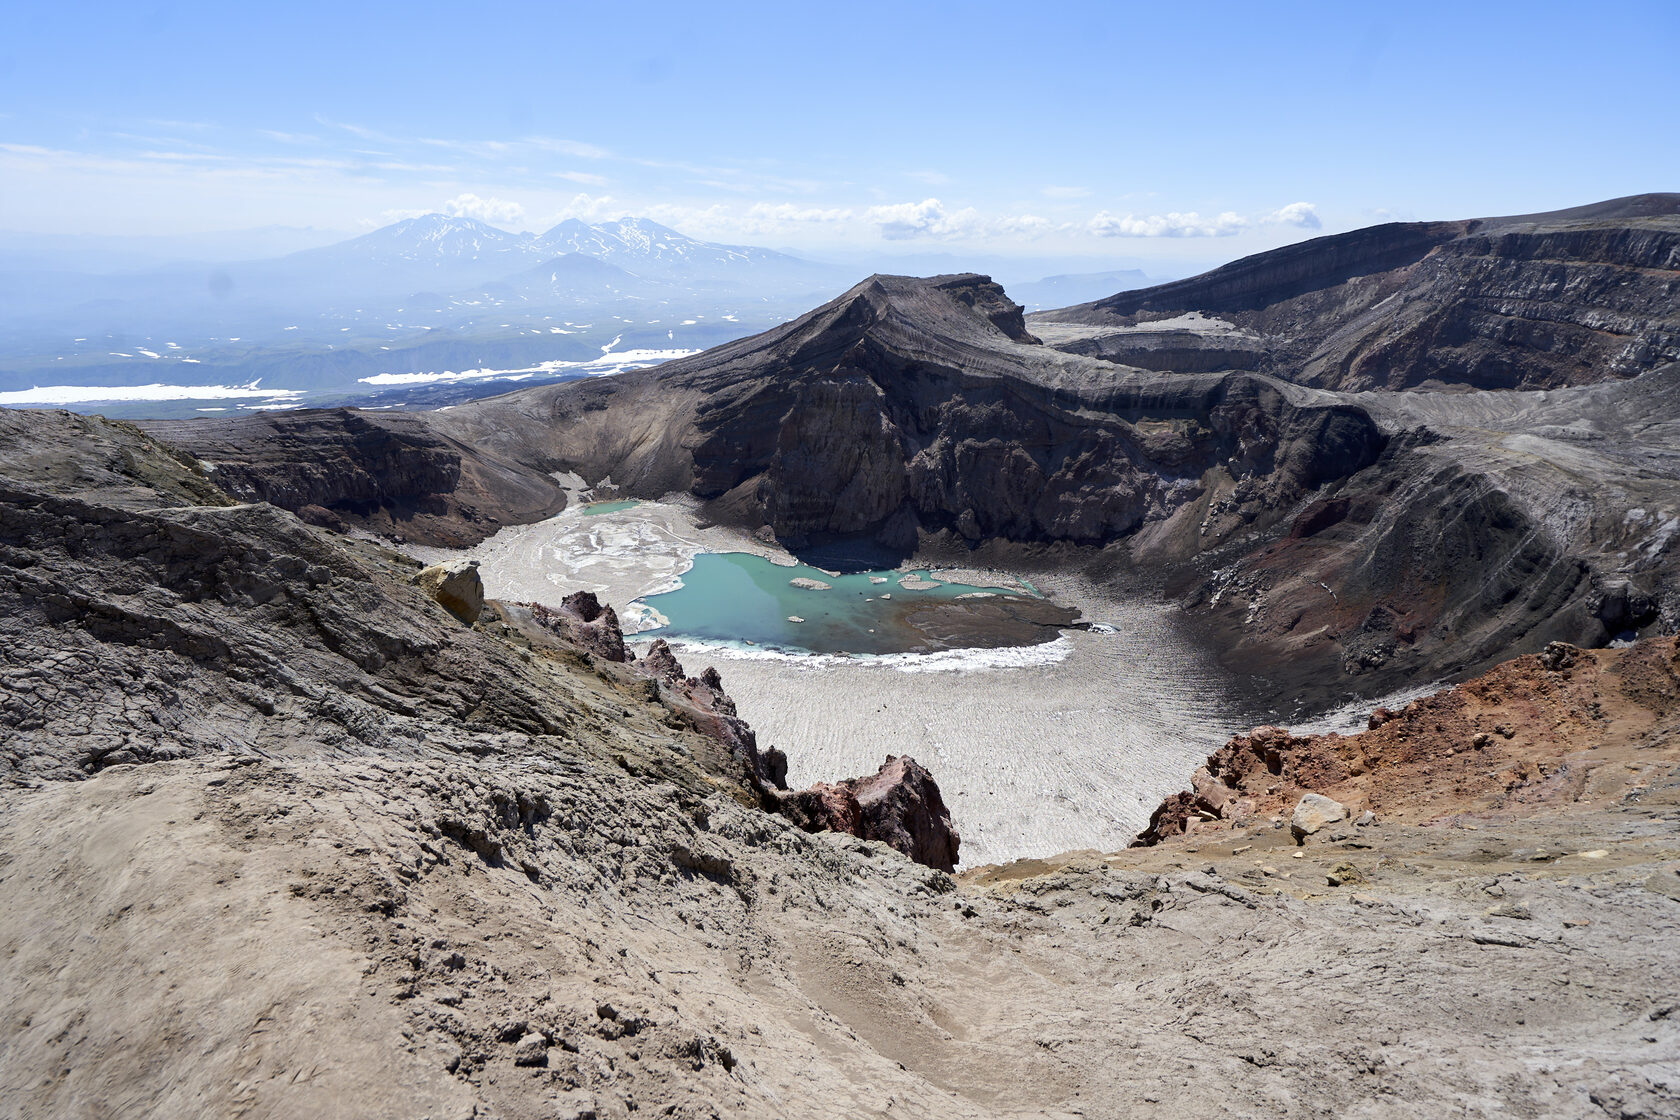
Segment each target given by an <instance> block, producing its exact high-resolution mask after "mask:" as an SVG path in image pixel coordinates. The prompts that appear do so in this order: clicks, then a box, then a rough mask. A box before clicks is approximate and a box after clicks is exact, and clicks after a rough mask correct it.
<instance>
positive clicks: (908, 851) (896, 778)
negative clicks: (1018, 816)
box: [777, 755, 962, 872]
mask: <svg viewBox="0 0 1680 1120" xmlns="http://www.w3.org/2000/svg"><path fill="white" fill-rule="evenodd" d="M777 801H778V802H779V808H780V810H781V812H782V815H783V816H786V817H787V818H788V819H790V820H792V821H794V822H795V823H796V824H798V825H799V826H800V827H801V828H803V829H805V830H806V831H807V832H822V831H829V832H846V833H850V834H851V835H853V836H857V837H861V838H862V839H864V840H878V841H880V842H882V843H884V844H886V845H888V846H889V847H891V848H894V849H896V850H897V851H900V852H903V853H904V854H905V855H907V856H909V857H910V858H911V859H913V860H915V861H916V862H917V863H920V864H923V865H925V866H927V867H934V868H938V869H939V870H940V871H945V872H951V871H955V870H956V867H957V849H958V847H959V846H960V845H961V843H962V838H961V837H960V836H958V835H957V830H956V828H955V826H953V825H952V824H951V814H950V811H949V810H948V809H946V808H945V800H944V798H942V797H941V796H940V794H939V784H938V783H937V782H935V781H934V780H933V775H932V774H930V773H928V771H927V769H926V768H925V767H923V766H921V765H920V764H918V763H917V762H916V760H915V759H913V758H910V757H908V756H903V757H901V756H897V755H888V756H887V760H886V762H884V763H882V765H881V768H880V770H878V771H876V772H875V773H874V774H871V775H869V776H868V777H864V778H848V779H846V780H845V781H843V782H818V783H817V784H816V785H814V786H811V787H810V788H809V789H802V790H798V791H796V792H793V793H783V794H780V795H779V796H778V797H777Z"/></svg>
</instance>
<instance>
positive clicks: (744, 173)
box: [0, 2, 1680, 272]
mask: <svg viewBox="0 0 1680 1120" xmlns="http://www.w3.org/2000/svg"><path fill="white" fill-rule="evenodd" d="M469 27H473V25H471V24H469V23H468V22H467V21H465V20H463V19H462V18H461V17H460V16H459V15H458V14H456V13H455V12H453V11H446V10H444V9H441V8H414V9H407V10H405V11H404V12H403V14H402V17H401V18H393V17H391V16H389V15H387V14H385V13H381V12H368V11H358V10H348V9H344V8H341V7H338V6H335V7H331V8H328V7H327V6H325V5H301V6H296V7H292V8H288V9H287V10H286V12H284V13H271V12H265V11H260V10H243V9H240V10H227V9H223V8H214V9H212V8H209V7H206V6H199V5H193V4H184V5H167V6H164V7H162V8H158V9H153V10H149V11H146V12H139V11H130V10H128V9H126V8H122V7H115V6H113V7H111V8H110V9H109V10H107V11H105V12H103V13H102V14H101V16H100V18H98V19H92V20H90V19H87V18H86V14H85V13H84V12H71V11H68V10H59V9H52V8H47V7H37V8H35V9H32V10H30V11H29V12H27V13H23V14H22V15H21V16H20V17H19V18H18V20H17V21H16V27H15V28H14V34H13V39H12V45H11V47H10V49H9V50H7V51H4V52H0V229H3V230H6V231H8V232H9V234H10V236H11V237H12V239H13V240H16V239H17V238H19V237H23V238H27V237H30V236H35V237H39V236H42V235H54V236H57V235H80V236H85V237H90V238H94V237H113V236H124V237H140V238H148V237H154V238H162V239H175V240H178V241H182V242H185V243H189V244H198V245H200V246H204V245H207V244H209V243H212V242H214V240H215V237H214V236H211V235H212V234H217V231H221V232H220V233H219V236H222V237H223V238H225V239H227V240H230V241H238V240H240V239H244V240H246V241H249V240H252V238H251V236H250V235H251V233H252V231H259V230H271V231H272V230H274V229H276V228H277V227H278V228H282V229H284V228H291V229H296V230H305V231H310V230H313V231H320V238H321V240H319V241H318V242H316V243H321V244H324V243H326V242H327V241H331V240H341V239H343V238H346V237H351V236H355V235H356V234H359V233H363V232H367V231H369V230H371V229H374V228H378V227H380V226H383V225H386V224H389V223H390V222H392V221H396V220H400V219H401V218H404V217H409V216H413V215H416V214H420V213H425V212H444V213H453V214H461V215H466V216H470V217H474V218H477V219H480V220H483V221H487V222H489V223H491V224H494V225H497V226H498V227H500V228H504V229H509V230H515V231H523V230H530V231H536V230H543V229H547V228H549V227H550V226H552V225H553V224H555V223H556V222H558V221H561V220H563V219H565V218H568V217H576V218H581V219H583V220H585V221H592V222H594V221H601V220H605V219H611V218H617V217H621V216H625V215H634V216H639V217H645V218H649V219H652V220H654V221H657V222H660V223H662V224H665V225H668V226H671V227H672V228H675V229H677V230H679V231H681V232H682V233H684V234H687V235H689V236H691V237H695V238H699V239H702V240H707V241H714V242H725V243H735V244H750V245H763V246H769V247H777V248H783V249H787V250H790V251H793V252H796V253H799V254H802V255H806V256H811V257H815V258H819V259H840V257H841V256H842V255H844V254H852V255H853V256H854V259H855V258H856V257H858V256H869V257H872V258H880V259H893V258H907V257H912V256H915V255H917V254H926V253H949V254H953V255H955V256H958V257H962V256H971V257H972V256H982V257H984V256H989V257H994V258H1033V257H1036V258H1040V259H1045V260H1052V261H1060V262H1071V263H1070V267H1077V266H1078V263H1079V262H1089V263H1090V266H1091V269H1090V270H1098V269H1101V268H1107V267H1115V265H1114V264H1113V263H1112V262H1115V261H1124V262H1127V265H1128V266H1131V267H1143V268H1145V269H1148V268H1149V267H1150V263H1151V262H1155V264H1156V268H1157V269H1158V270H1164V271H1169V272H1183V271H1186V270H1189V269H1193V268H1197V267H1206V266H1208V265H1210V264H1213V263H1218V262H1221V261H1227V260H1231V259H1235V258H1237V257H1241V256H1244V255H1247V254H1250V253H1253V252H1257V251H1260V250H1263V249H1266V248H1271V247H1274V246H1276V245H1280V244H1286V243H1289V242H1292V241H1297V240H1301V239H1303V238H1307V237H1311V236H1316V235H1318V234H1321V233H1331V232H1337V231H1340V230H1345V229H1353V228H1357V227H1360V226H1364V225H1369V224H1373V223H1375V222H1381V221H1386V220H1394V219H1424V218H1431V219H1433V218H1467V217H1476V216H1483V215H1490V214H1503V213H1523V212H1535V211H1542V210H1550V209H1557V208H1561V207H1567V206H1573V205H1579V204H1582V203H1586V202H1592V201H1596V200H1599V199H1603V198H1610V197H1615V196H1618V195H1625V194H1632V193H1639V192H1643V191H1656V190H1662V189H1664V188H1665V187H1667V188H1673V187H1677V186H1680V154H1677V149H1676V146H1675V145H1674V144H1672V143H1668V144H1664V143H1650V142H1648V140H1649V139H1650V138H1652V137H1660V136H1663V135H1668V136H1670V137H1671V138H1672V136H1673V133H1674V130H1675V123H1674V118H1673V113H1672V96H1671V93H1670V91H1669V90H1667V88H1666V86H1665V81H1666V78H1665V76H1664V75H1663V74H1662V73H1661V72H1660V68H1653V67H1639V66H1630V65H1628V64H1627V63H1628V60H1627V53H1626V51H1627V48H1626V40H1625V38H1624V36H1625V34H1626V33H1627V32H1628V31H1636V32H1637V33H1638V36H1639V38H1640V40H1641V41H1646V42H1662V41H1673V39H1674V37H1675V32H1676V31H1677V30H1680V10H1677V9H1676V8H1675V7H1674V6H1672V5H1667V4H1660V3H1639V2H1631V3H1616V4H1610V5H1608V6H1600V7H1599V8H1598V9H1596V10H1595V13H1594V17H1593V19H1592V20H1591V21H1590V23H1587V24H1584V25H1583V24H1582V21H1581V19H1580V16H1579V14H1578V12H1577V11H1576V10H1575V9H1574V8H1572V7H1566V6H1564V5H1561V4H1550V5H1548V4H1540V5H1532V4H1531V5H1521V6H1518V5H1515V4H1511V5H1502V4H1495V5H1480V6H1476V7H1474V8H1466V7H1465V6H1462V5H1455V6H1448V5H1445V4H1423V5H1413V6H1410V7H1408V8H1407V10H1406V12H1405V13H1404V15H1387V14H1382V13H1370V14H1368V13H1362V12H1351V11H1347V10H1344V9H1342V8H1340V7H1336V6H1329V5H1310V4H1309V5H1296V6H1294V7H1292V8H1291V9H1289V10H1288V11H1286V12H1285V11H1272V10H1261V9H1255V8H1252V7H1249V6H1242V5H1219V4H1216V5H1206V6H1203V7H1201V8H1199V9H1197V10H1196V11H1195V12H1193V13H1189V14H1188V15H1186V14H1185V13H1182V12H1179V11H1173V12H1168V11H1164V10H1155V9H1149V8H1133V7H1116V6H1113V5H1104V4H1095V3H1067V4H1060V5H1054V6H1051V7H1049V8H1045V9H1041V10H1039V11H1037V12H1036V13H1035V15H1034V18H1033V19H1030V20H1026V19H1022V18H1021V16H1020V13H1019V12H1018V10H1016V9H1014V8H1012V7H1008V6H1004V5H998V4H977V5H967V6H965V7H964V8H963V9H962V11H961V13H960V14H959V13H956V12H954V11H951V10H944V9H926V10H901V9H899V8H896V7H893V6H890V5H880V4H865V5H862V6H860V7H855V8H854V9H851V10H849V13H848V18H847V19H846V20H844V21H838V22H837V21H833V20H830V19H829V18H828V17H827V15H826V14H825V13H817V12H801V11H781V10H778V11H777V12H776V13H775V15H774V17H773V18H767V17H766V12H765V10H764V9H762V8H758V7H754V6H750V5H749V6H744V7H737V8H734V9H728V10H712V11H709V12H708V13H706V15H705V17H702V16H700V15H697V14H696V13H695V12H693V11H692V10H691V9H688V8H685V7H682V6H677V5H648V6H644V7H642V8H640V9H637V11H636V12H635V13H634V14H631V15H626V14H623V13H622V11H615V12H613V13H599V12H590V11H573V10H555V9H551V8H548V7H543V6H535V5H530V6H519V7H516V8H514V9H511V10H509V11H508V12H507V13H506V14H505V15H504V16H503V17H502V18H501V19H499V20H498V21H497V23H496V25H495V26H494V27H492V28H488V29H479V28H476V27H473V29H474V30H477V31H479V32H480V33H479V34H474V35H467V34H463V32H464V31H465V30H466V29H468V28H469ZM1613 32H1614V33H1613ZM1560 74H1567V75H1568V77H1569V80H1568V81H1567V82H1564V81H1560V80H1558V75H1560ZM1422 75H1427V77H1428V80H1427V81H1424V80H1421V76H1422ZM1612 121H1613V122H1614V124H1615V127H1614V128H1607V127H1605V124H1606V122H1612ZM1632 137H1642V138H1645V140H1646V141H1647V142H1641V143H1638V144H1634V143H1630V142H1629V138H1632ZM236 235H237V236H236ZM270 240H271V241H275V242H279V241H283V240H284V238H283V237H271V238H270ZM299 240H300V242H301V241H307V240H309V238H308V237H302V236H300V237H299ZM131 247H132V246H131Z"/></svg>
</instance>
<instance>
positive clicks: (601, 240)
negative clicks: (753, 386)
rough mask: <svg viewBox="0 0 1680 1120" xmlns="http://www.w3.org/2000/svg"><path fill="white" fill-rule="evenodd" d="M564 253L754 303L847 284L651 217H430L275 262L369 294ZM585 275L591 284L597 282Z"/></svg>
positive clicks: (496, 273)
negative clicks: (532, 228) (513, 225)
mask: <svg viewBox="0 0 1680 1120" xmlns="http://www.w3.org/2000/svg"><path fill="white" fill-rule="evenodd" d="M566 255H579V256H582V257H588V258H592V259H594V260H597V261H601V262H604V263H606V264H609V265H611V266H613V267H614V268H616V269H621V270H622V271H623V272H625V273H628V274H630V275H631V276H633V277H636V278H637V279H639V280H643V281H651V282H654V283H661V284H669V285H673V286H676V287H679V288H684V289H690V290H703V291H708V292H721V291H729V292H734V293H737V294H739V295H741V296H744V297H749V298H750V297H769V298H784V297H791V296H793V295H795V294H799V295H803V294H806V293H809V292H815V291H819V290H821V289H824V288H826V287H831V286H833V285H834V284H835V283H844V282H845V281H846V280H847V279H849V278H850V274H849V273H841V272H839V271H838V270H836V269H833V268H831V267H830V266H827V265H822V264H817V263H814V262H811V261H805V260H801V259H799V258H798V257H792V256H788V255H787V254H785V253H777V252H774V251H772V250H769V249H760V248H755V247H752V246H744V245H719V244H715V243H712V242H709V241H700V240H698V239H696V238H692V237H689V236H687V235H685V234H682V233H678V232H677V231H676V230H674V229H670V228H667V227H666V226H662V225H660V224H659V223H657V222H651V221H648V220H647V219H645V218H622V219H619V220H617V221H611V222H603V223H601V224H600V225H590V224H588V223H586V222H582V221H578V220H577V219H568V220H567V221H564V222H561V223H560V224H559V225H557V226H555V227H554V228H553V229H550V230H548V231H547V232H546V233H542V234H534V233H510V232H508V231H507V230H502V229H497V228H496V227H495V226H491V225H487V224H486V223H484V222H479V221H475V220H473V219H471V218H458V217H450V216H447V215H443V214H427V215H424V216H422V217H418V218H410V219H407V220H405V221H401V222H397V223H395V224H393V225H389V226H385V227H383V228H382V229H376V230H374V231H373V232H372V233H368V234H364V235H362V236H361V237H356V238H352V239H351V240H349V241H343V242H340V243H339V244H337V245H329V246H327V247H325V248H322V249H311V250H307V251H305V252H302V253H293V254H292V255H291V256H289V257H283V258H281V259H280V260H279V261H277V262H272V263H273V264H274V265H277V266H279V271H280V272H281V273H282V274H284V275H285V276H286V279H287V281H288V282H292V281H293V277H294V276H295V275H297V274H298V273H300V272H301V273H303V274H305V275H307V274H310V273H319V274H320V276H319V278H320V279H321V280H322V281H323V282H324V283H325V284H326V285H327V286H329V287H338V288H343V287H345V286H346V285H347V283H349V284H353V285H354V287H355V289H356V290H357V291H359V292H361V293H364V294H369V295H371V294H374V293H395V292H403V291H413V290H418V289H428V290H432V289H439V288H451V287H455V288H467V287H476V286H478V285H482V284H486V283H491V282H493V281H501V280H508V279H511V278H512V277H513V275H514V274H515V273H519V272H523V271H524V270H526V269H530V268H534V267H537V266H539V265H542V264H543V263H544V262H548V261H551V260H554V259H556V258H558V257H563V256H566ZM573 267H575V266H573ZM579 278H580V280H581V281H582V282H583V283H584V284H586V285H591V284H593V282H594V281H595V280H596V279H598V277H595V276H580V277H579Z"/></svg>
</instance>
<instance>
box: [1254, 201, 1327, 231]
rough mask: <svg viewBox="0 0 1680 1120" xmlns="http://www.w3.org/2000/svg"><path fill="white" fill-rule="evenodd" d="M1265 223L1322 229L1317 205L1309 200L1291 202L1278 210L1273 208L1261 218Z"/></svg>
mask: <svg viewBox="0 0 1680 1120" xmlns="http://www.w3.org/2000/svg"><path fill="white" fill-rule="evenodd" d="M1261 221H1262V222H1264V223H1265V224H1266V225H1273V226H1299V227H1300V228H1301V229H1323V228H1324V222H1323V221H1322V220H1320V218H1319V216H1318V207H1316V206H1314V205H1313V204H1312V203H1310V202H1291V203H1290V204H1289V205H1288V206H1285V207H1283V208H1282V209H1280V210H1273V211H1272V212H1271V213H1270V214H1267V215H1266V216H1265V217H1264V218H1262V219H1261Z"/></svg>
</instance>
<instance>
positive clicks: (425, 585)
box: [414, 560, 484, 626]
mask: <svg viewBox="0 0 1680 1120" xmlns="http://www.w3.org/2000/svg"><path fill="white" fill-rule="evenodd" d="M414 582H415V584H416V585H417V586H418V587H419V588H420V590H422V591H424V592H425V593H426V594H428V595H430V596H431V597H432V598H433V599H435V600H436V601H437V604H438V605H439V606H440V607H442V608H443V609H444V610H446V611H448V612H449V613H450V614H452V615H454V616H455V617H456V618H458V619H460V620H461V621H462V622H464V623H466V624H467V625H468V626H471V625H472V624H473V623H475V622H477V621H478V616H479V613H480V612H481V611H483V610H484V583H483V581H482V580H480V579H479V576H478V561H477V560H447V561H445V562H444V563H442V564H433V565H432V566H431V567H429V568H422V569H421V570H420V571H419V572H417V573H416V574H415V576H414Z"/></svg>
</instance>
